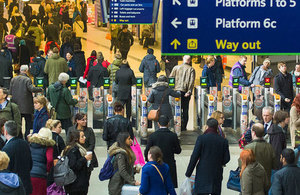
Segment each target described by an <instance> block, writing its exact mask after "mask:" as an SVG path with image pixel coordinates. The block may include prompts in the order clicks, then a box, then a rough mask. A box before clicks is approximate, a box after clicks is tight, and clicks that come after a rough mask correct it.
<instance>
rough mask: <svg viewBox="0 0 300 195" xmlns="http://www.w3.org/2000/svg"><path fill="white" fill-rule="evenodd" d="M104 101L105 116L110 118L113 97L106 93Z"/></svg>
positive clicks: (112, 109)
mask: <svg viewBox="0 0 300 195" xmlns="http://www.w3.org/2000/svg"><path fill="white" fill-rule="evenodd" d="M106 102H107V118H110V117H112V116H113V115H114V108H113V102H114V98H113V96H112V95H110V94H108V95H107V96H106Z"/></svg>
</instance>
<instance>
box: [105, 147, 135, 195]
mask: <svg viewBox="0 0 300 195" xmlns="http://www.w3.org/2000/svg"><path fill="white" fill-rule="evenodd" d="M108 155H109V156H115V160H114V162H113V166H114V169H115V170H117V172H116V173H115V174H114V175H113V176H112V177H111V178H110V180H109V183H108V192H109V195H121V190H122V186H123V185H124V184H130V185H134V184H135V180H134V175H133V174H134V169H133V165H134V162H135V159H136V157H135V155H134V153H133V151H132V150H131V151H130V155H131V160H130V158H129V156H128V154H127V152H126V151H125V150H124V149H123V148H120V147H119V146H118V144H117V143H114V144H113V145H112V146H111V147H110V148H109V150H108Z"/></svg>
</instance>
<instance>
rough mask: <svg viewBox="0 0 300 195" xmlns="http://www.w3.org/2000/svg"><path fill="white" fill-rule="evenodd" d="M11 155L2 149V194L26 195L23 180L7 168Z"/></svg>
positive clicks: (0, 159)
mask: <svg viewBox="0 0 300 195" xmlns="http://www.w3.org/2000/svg"><path fill="white" fill-rule="evenodd" d="M9 161H10V159H9V157H8V155H7V154H6V153H5V152H2V151H0V194H1V195H25V194H26V192H25V188H24V186H23V183H22V180H21V179H20V177H19V176H18V175H17V174H15V173H10V172H9V171H8V170H6V169H7V167H8V164H9Z"/></svg>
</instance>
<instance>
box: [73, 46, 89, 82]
mask: <svg viewBox="0 0 300 195" xmlns="http://www.w3.org/2000/svg"><path fill="white" fill-rule="evenodd" d="M73 60H74V63H75V72H76V77H78V78H79V77H81V76H83V73H84V70H85V64H86V61H85V56H84V51H74V56H73Z"/></svg>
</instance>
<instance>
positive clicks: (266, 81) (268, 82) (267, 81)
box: [265, 78, 271, 86]
mask: <svg viewBox="0 0 300 195" xmlns="http://www.w3.org/2000/svg"><path fill="white" fill-rule="evenodd" d="M270 85H271V79H270V78H265V86H270Z"/></svg>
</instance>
